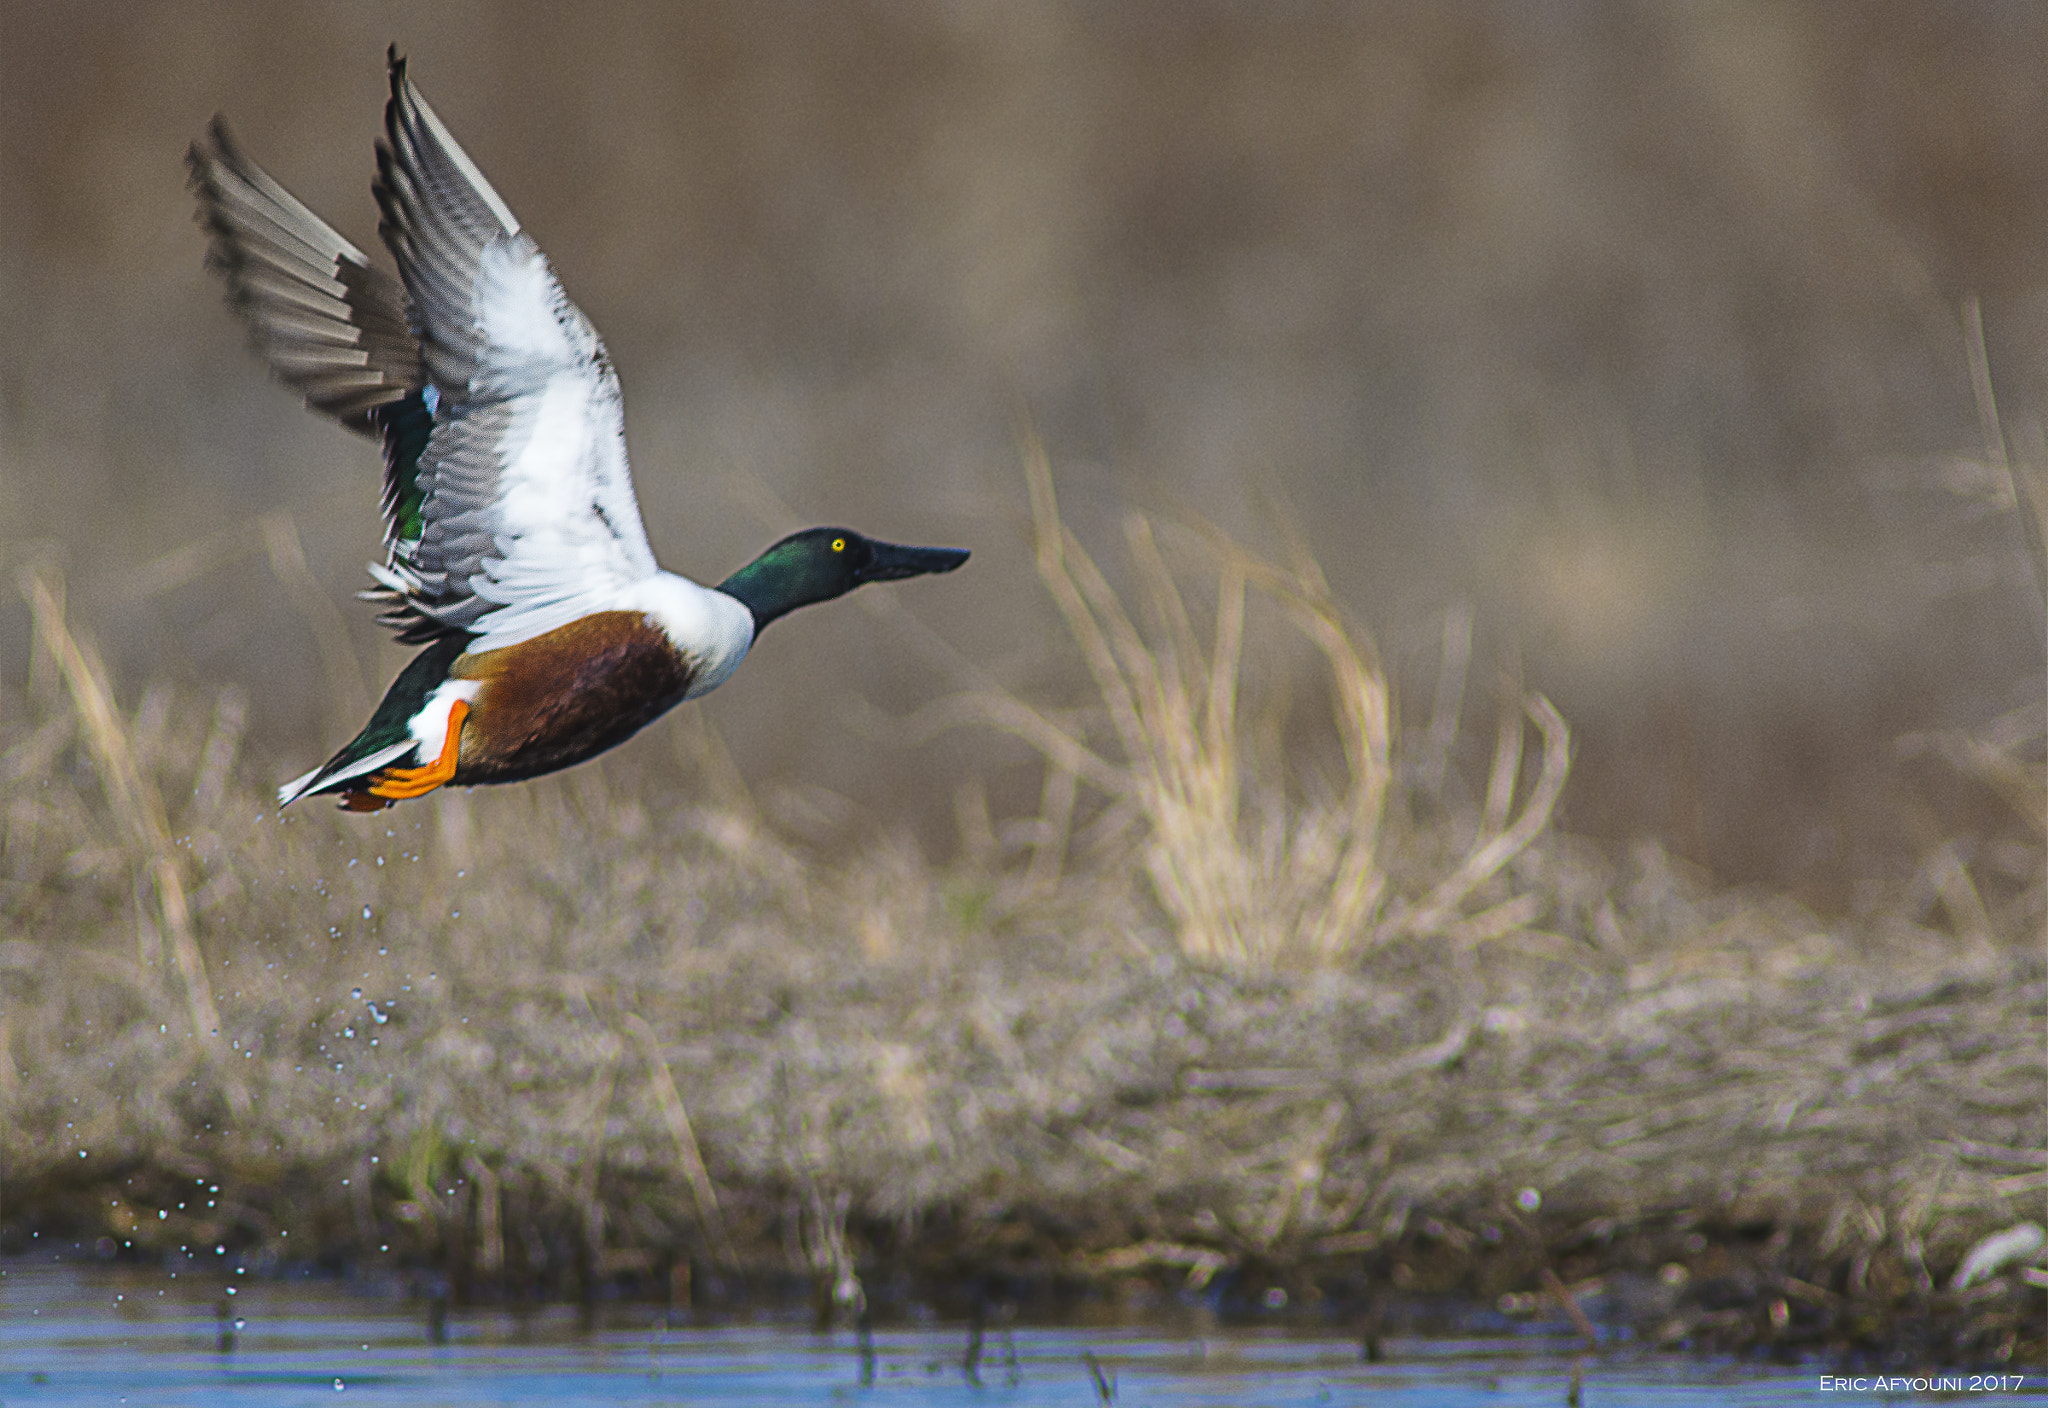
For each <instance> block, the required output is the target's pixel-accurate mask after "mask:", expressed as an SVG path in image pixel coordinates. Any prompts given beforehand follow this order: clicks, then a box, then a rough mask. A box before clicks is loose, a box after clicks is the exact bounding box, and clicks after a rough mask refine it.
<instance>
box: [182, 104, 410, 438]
mask: <svg viewBox="0 0 2048 1408" xmlns="http://www.w3.org/2000/svg"><path fill="white" fill-rule="evenodd" d="M186 162H187V164H188V165H189V166H190V167H191V170H192V186H193V189H194V191H195V192H196V193H197V195H198V197H199V221H200V223H201V224H202V225H203V226H205V228H206V232H207V235H208V237H209V240H210V244H209V248H208V256H207V257H208V261H209V262H210V263H211V264H212V265H213V266H214V267H215V268H216V269H218V270H219V271H220V272H221V274H222V276H223V277H224V278H225V279H226V280H227V284H228V297H229V301H230V302H231V303H232V304H233V305H234V307H235V309H236V311H237V312H239V313H240V314H241V315H242V317H243V318H244V320H246V321H247V323H248V325H249V329H250V332H251V334H252V336H253V338H254V340H255V342H256V346H257V350H258V351H260V352H261V353H262V354H263V357H264V360H265V361H267V362H268V363H269V364H270V366H271V369H272V370H273V371H274V372H276V374H277V375H278V377H279V378H280V379H281V380H283V381H284V382H285V384H286V385H288V386H290V387H291V388H292V389H293V390H295V391H297V392H299V393H300V394H301V395H303V396H304V397H305V398H306V401H307V404H309V405H311V406H313V407H314V408H315V409H317V410H320V411H324V412H325V413H327V414H328V415H331V416H333V417H334V418H335V419H337V420H339V421H340V422H341V423H342V424H343V425H346V426H347V427H349V429H351V430H356V431H360V432H363V433H364V434H372V433H375V429H376V427H375V426H374V425H373V423H372V421H371V418H370V413H371V412H372V411H374V410H375V409H376V408H377V407H378V406H382V405H385V404H387V403H389V402H392V401H396V400H399V399H401V398H402V397H404V396H405V395H406V393H408V392H410V391H412V390H414V389H416V388H418V387H420V386H423V385H425V384H426V371H425V369H424V368H423V367H422V366H421V365H420V354H419V348H418V346H417V345H416V344H415V342H414V341H413V336H412V329H411V327H410V326H409V325H408V320H407V318H406V311H405V290H404V288H403V286H402V285H400V283H399V282H398V280H396V279H394V278H392V277H391V275H389V274H387V273H385V272H383V271H382V270H380V269H376V268H373V267H372V266H371V265H370V263H369V260H368V258H367V257H366V256H365V255H364V254H363V252H362V251H361V250H360V249H357V248H356V247H355V246H354V245H352V244H350V243H349V242H348V241H347V240H345V239H343V238H342V237H341V236H340V235H339V234H338V233H336V232H335V230H334V228H333V227H332V226H330V225H328V224H327V223H326V222H325V221H324V220H322V219H321V218H320V217H319V216H317V215H315V214H314V213H313V212H312V211H310V210H308V209H307V208H306V207H305V206H304V205H302V204H301V203H300V202H299V201H298V199H297V198H296V197H294V196H293V195H292V194H291V192H289V191H287V190H286V189H285V188H284V187H283V186H280V185H279V184H278V183H277V182H276V181H274V180H272V179H271V177H270V176H269V174H268V173H266V172H265V171H264V170H263V168H262V167H260V166H258V165H256V163H255V162H253V161H251V160H249V158H248V157H247V156H246V155H244V154H243V152H242V150H241V148H240V147H239V146H237V145H236V143H235V141H234V139H233V138H232V137H231V136H230V135H229V134H228V129H227V125H226V124H225V123H224V122H222V121H221V120H220V119H219V118H215V119H214V120H213V122H212V123H211V124H210V125H209V126H208V128H207V130H206V134H205V136H204V137H202V138H201V139H200V140H199V141H197V142H194V143H193V144H192V147H191V149H190V150H189V151H188V152H187V153H186Z"/></svg>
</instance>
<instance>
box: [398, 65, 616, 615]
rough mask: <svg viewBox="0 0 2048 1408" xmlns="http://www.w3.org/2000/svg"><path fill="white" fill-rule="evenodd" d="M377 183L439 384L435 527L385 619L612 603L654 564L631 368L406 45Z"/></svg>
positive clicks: (427, 477)
mask: <svg viewBox="0 0 2048 1408" xmlns="http://www.w3.org/2000/svg"><path fill="white" fill-rule="evenodd" d="M375 191H376V196H377V203H378V206H379V209H380V210H381V211H382V213H383V219H382V222H381V224H380V225H379V231H380V233H381V234H382V235H383V237H384V241H385V243H386V244H387V245H388V246H389V247H390V249H391V252H392V254H393V255H394V256H395V257H396V258H397V260H398V267H399V273H400V276H401V277H402V278H403V280H404V283H405V290H406V293H407V295H408V297H409V300H410V311H411V314H412V331H413V332H414V333H415V334H416V336H417V338H418V341H419V346H420V349H421V355H422V357H423V358H424V360H425V365H426V370H427V372H428V374H429V375H430V377H431V379H432V381H433V384H434V387H435V389H436V391H437V392H438V393H439V404H438V406H437V407H436V410H435V425H434V431H433V435H432V438H431V439H430V440H429V442H428V444H427V448H426V450H425V452H424V453H423V454H422V455H421V457H420V464H419V484H420V487H421V489H422V490H423V491H424V495H425V497H424V501H423V504H422V510H421V512H422V516H423V519H424V531H423V532H422V534H421V536H420V538H419V540H418V541H417V542H414V543H399V544H395V545H394V548H393V552H392V559H391V562H390V563H389V564H388V566H387V568H386V569H385V570H384V571H382V572H380V573H378V574H377V575H378V578H379V580H380V581H382V582H384V584H385V586H386V590H385V591H384V592H382V593H380V594H379V599H381V600H383V601H385V602H386V603H387V604H388V605H389V606H390V608H391V609H390V610H389V611H387V613H386V616H385V620H386V621H387V623H389V624H392V625H394V626H399V627H401V628H406V629H411V630H414V631H418V630H419V629H421V628H427V627H428V626H429V623H433V624H435V625H438V626H440V627H443V628H455V629H461V630H469V631H476V632H479V633H482V634H486V635H488V636H491V637H493V641H492V643H494V644H510V643H511V642H512V640H514V639H518V638H524V637H527V636H530V635H534V634H538V633H539V632H540V631H542V630H548V629H552V628H553V627H554V626H555V625H560V624H564V623H566V622H567V621H569V620H573V619H575V617H577V616H579V615H582V614H584V613H585V612H586V611H589V610H596V609H604V607H605V605H606V604H607V602H608V601H609V600H610V599H611V598H613V597H616V596H617V595H618V593H619V592H620V591H621V589H623V588H624V587H626V586H628V585H630V584H631V583H633V582H636V581H638V580H639V579H641V578H643V577H646V576H649V575H652V574H653V573H654V572H655V570H656V567H655V562H654V555H653V552H652V550H651V549H650V548H649V547H648V545H647V536H646V531H645V529H644V528H643V527H642V526H641V522H640V510H639V506H638V504H637V502H636V501H635V499H634V496H633V486H632V478H631V474H630V472H629V470H628V468H627V464H626V454H625V440H624V408H623V401H622V398H621V396H620V393H619V386H618V378H617V376H616V375H615V374H614V373H613V371H612V367H611V362H610V359H609V358H608V357H607V356H606V355H605V351H604V345H603V343H602V342H601V341H600V340H599V338H598V336H597V332H596V330H595V329H594V328H592V327H591V325H590V322H589V320H588V319H586V318H585V317H584V316H583V314H582V312H581V311H579V310H578V309H577V308H576V306H575V305H574V304H573V303H571V302H570V301H569V299H568V296H567V295H566V294H565V293H564V292H563V290H562V287H561V284H560V282H559V281H558V280H557V279H556V278H555V275H554V271H553V270H552V269H551V268H550V267H549V265H548V262H547V258H546V256H545V255H543V254H542V253H541V252H540V249H539V248H538V247H537V246H536V245H535V244H534V243H533V241H532V240H531V239H530V238H528V237H527V236H526V235H524V234H522V233H521V232H520V229H519V222H518V220H517V219H516V218H515V217H514V216H513V214H512V212H511V211H510V209H508V208H507V207H506V205H505V203H504V201H503V200H502V199H500V198H499V196H498V194H497V192H496V191H494V190H492V189H491V186H490V183H489V182H487V181H486V180H485V179H484V177H483V174H482V172H480V171H479V170H478V169H477V167H476V165H475V163H474V162H472V161H471V160H470V159H469V157H468V156H467V155H466V154H465V153H464V152H463V151H462V149H461V148H460V147H459V146H457V145H456V143H455V140H454V138H453V137H451V136H450V135H449V134H448V130H447V128H446V127H445V126H443V125H442V123H441V121H440V119H439V118H438V117H436V116H435V115H434V112H433V110H432V109H431V108H429V107H428V106H427V105H426V103H425V101H424V100H423V99H422V98H421V97H420V96H419V93H418V90H416V89H415V88H414V87H413V85H412V82H411V80H410V79H408V78H407V77H406V73H405V64H404V61H403V60H401V59H398V58H396V57H395V56H394V58H393V60H392V65H391V99H390V102H389V103H388V104H387V105H386V107H385V140H384V141H383V142H382V143H380V144H379V146H378V152H377V181H376V185H375Z"/></svg>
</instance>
